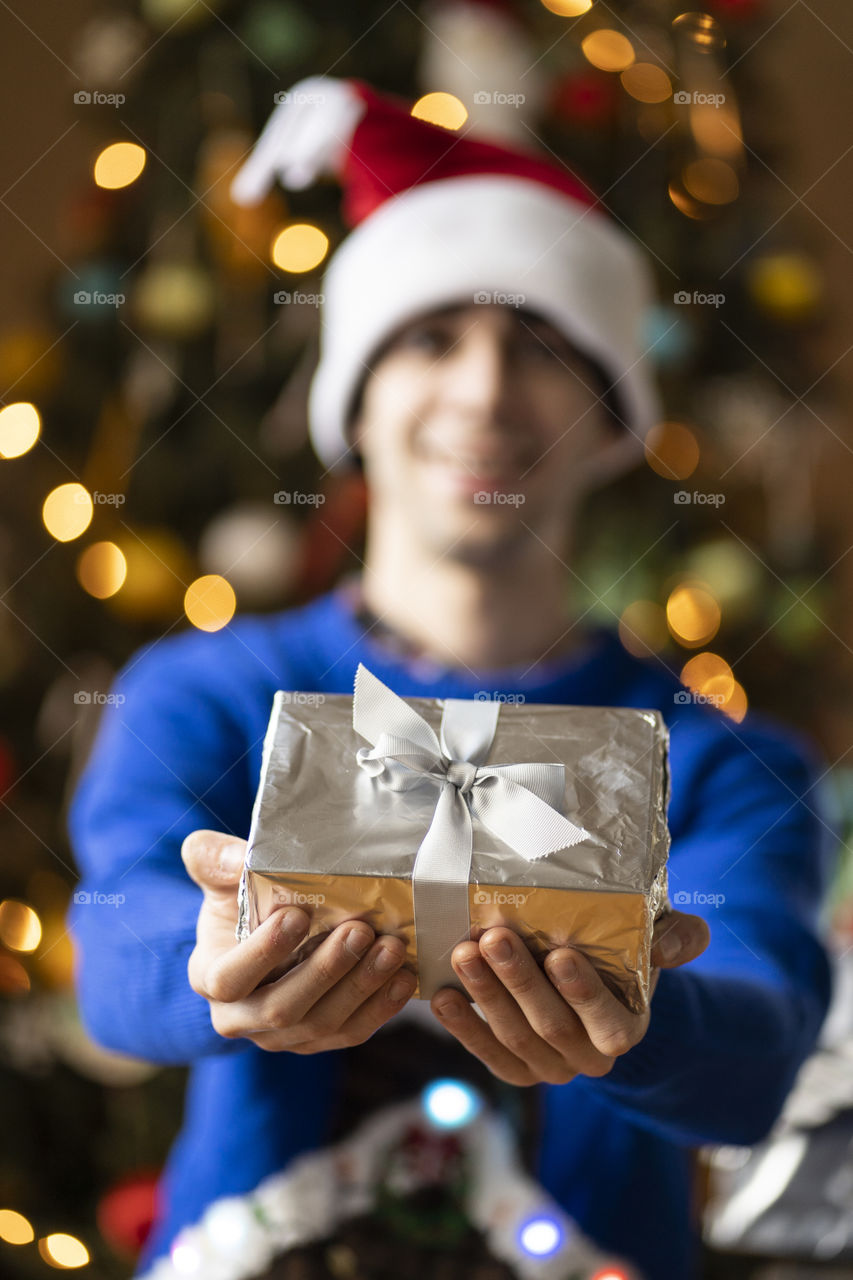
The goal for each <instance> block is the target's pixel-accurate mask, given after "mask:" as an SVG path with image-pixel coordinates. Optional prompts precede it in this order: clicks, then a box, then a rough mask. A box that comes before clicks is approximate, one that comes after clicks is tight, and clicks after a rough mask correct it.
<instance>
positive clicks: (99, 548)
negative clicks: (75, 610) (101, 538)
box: [77, 542, 127, 600]
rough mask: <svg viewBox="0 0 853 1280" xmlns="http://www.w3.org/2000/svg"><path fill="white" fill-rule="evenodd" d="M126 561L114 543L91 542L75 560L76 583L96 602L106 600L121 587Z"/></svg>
mask: <svg viewBox="0 0 853 1280" xmlns="http://www.w3.org/2000/svg"><path fill="white" fill-rule="evenodd" d="M126 577H127V560H126V559H125V556H124V552H123V551H121V550H120V549H119V548H118V547H117V546H116V544H115V543H114V542H93V543H92V545H91V547H87V548H86V550H85V551H83V552H81V553H80V556H79V557H78V560H77V581H78V582H79V583H80V586H81V587H82V588H83V590H84V591H88V593H89V595H90V596H94V597H95V599H96V600H106V599H107V598H108V597H109V596H114V595H115V593H116V592H117V591H118V590H119V589H120V588H121V587H122V585H123V584H124V580H125V578H126Z"/></svg>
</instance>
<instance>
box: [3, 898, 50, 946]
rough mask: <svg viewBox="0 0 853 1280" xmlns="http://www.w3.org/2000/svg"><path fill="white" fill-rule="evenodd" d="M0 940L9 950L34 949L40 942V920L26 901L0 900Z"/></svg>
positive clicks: (15, 899) (14, 899)
mask: <svg viewBox="0 0 853 1280" xmlns="http://www.w3.org/2000/svg"><path fill="white" fill-rule="evenodd" d="M0 942H2V943H3V946H4V947H8V949H9V950H10V951H23V952H29V951H35V949H36V947H37V946H38V944H39V943H40V942H41V921H40V920H39V918H38V916H37V915H36V913H35V911H33V909H32V907H29V906H27V904H26V902H19V901H18V899H17V898H6V900H5V901H4V902H0Z"/></svg>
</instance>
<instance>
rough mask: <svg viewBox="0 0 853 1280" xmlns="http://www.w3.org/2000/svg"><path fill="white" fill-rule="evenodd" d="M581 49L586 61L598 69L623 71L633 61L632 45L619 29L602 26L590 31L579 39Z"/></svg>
mask: <svg viewBox="0 0 853 1280" xmlns="http://www.w3.org/2000/svg"><path fill="white" fill-rule="evenodd" d="M581 49H582V50H583V55H584V57H585V58H586V60H587V62H591V63H592V65H593V66H594V67H598V69H599V71H624V70H625V68H626V67H630V65H631V63H632V62H633V61H634V57H635V55H634V46H633V45H632V44H631V41H630V40H629V39H628V37H627V36H623V35H622V32H621V31H612V30H611V29H610V28H609V27H602V28H601V29H600V30H599V31H591V32H590V34H589V35H588V36H585V37H584V38H583V40H581Z"/></svg>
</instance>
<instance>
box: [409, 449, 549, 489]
mask: <svg viewBox="0 0 853 1280" xmlns="http://www.w3.org/2000/svg"><path fill="white" fill-rule="evenodd" d="M415 451H416V453H417V455H418V457H419V458H421V459H423V460H424V461H425V462H428V463H430V464H432V465H435V466H439V467H441V468H442V469H443V470H445V471H447V472H448V473H450V472H452V473H455V474H456V475H457V476H458V477H459V478H460V479H461V480H466V481H470V482H471V483H472V484H474V483H479V482H481V481H486V480H487V481H507V480H514V481H520V480H522V479H523V478H524V476H525V474H526V472H527V471H528V470H529V469H530V467H531V466H532V460H531V459H530V458H529V457H528V456H527V455H526V453H522V452H521V451H520V450H518V449H511V448H506V447H503V446H493V447H480V446H477V447H474V446H472V445H470V444H462V443H460V444H459V445H454V446H452V447H451V446H443V445H441V444H437V443H436V442H434V441H430V440H419V441H418V442H417V444H416V450H415Z"/></svg>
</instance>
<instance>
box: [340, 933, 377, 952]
mask: <svg viewBox="0 0 853 1280" xmlns="http://www.w3.org/2000/svg"><path fill="white" fill-rule="evenodd" d="M372 941H373V934H372V933H368V932H367V930H366V929H350V931H349V933H348V934H347V936H346V938H345V939H344V945H345V946H346V949H347V951H348V952H349V953H350V955H351V956H363V955H364V953H365V951H366V950H367V948H368V947H369V946H370V944H371V942H372Z"/></svg>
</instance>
